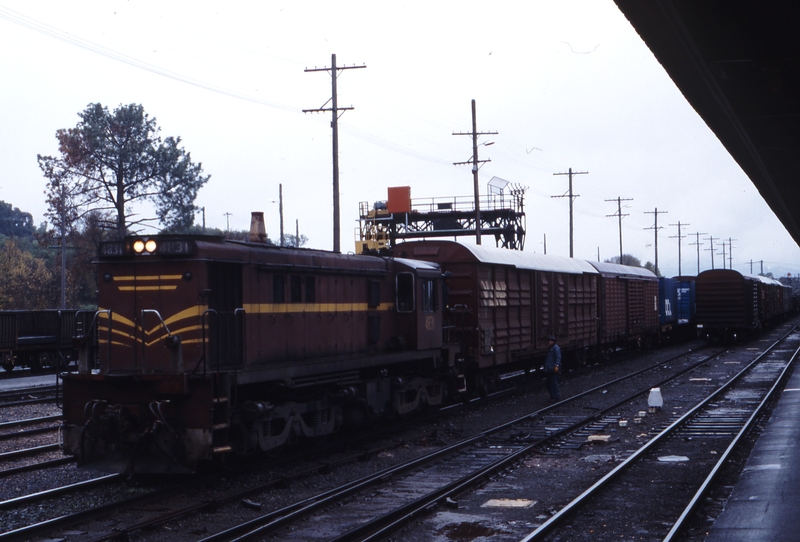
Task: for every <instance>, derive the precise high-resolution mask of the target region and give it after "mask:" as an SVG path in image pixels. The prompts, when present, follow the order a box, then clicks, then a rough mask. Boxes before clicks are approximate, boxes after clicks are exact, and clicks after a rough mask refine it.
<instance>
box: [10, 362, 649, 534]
mask: <svg viewBox="0 0 800 542" xmlns="http://www.w3.org/2000/svg"><path fill="white" fill-rule="evenodd" d="M658 365H659V364H656V365H655V366H654V367H657V366H658ZM537 380H538V379H535V381H537ZM535 381H534V386H538V384H536V383H535ZM508 393H509V391H508V390H505V391H503V392H501V393H499V394H497V395H498V396H506V395H507V394H508ZM478 404H480V402H479V403H478ZM458 409H459V407H456V411H458ZM448 410H450V411H451V412H452V410H453V409H452V408H451V409H448ZM419 421H420V419H419V418H415V420H409V421H408V423H409V424H410V425H415V424H416V423H417V422H419ZM397 445H398V444H397V443H395V444H394V445H393V446H397ZM378 453H380V452H379V451H368V452H361V453H357V454H355V455H352V454H351V455H352V457H349V458H347V459H345V460H342V462H344V463H346V462H347V461H350V462H354V461H358V460H360V459H361V457H364V456H375V454H378ZM290 459H291V458H290ZM334 467H335V465H334V464H333V463H331V462H330V461H327V460H326V461H318V462H317V463H316V464H315V465H312V466H310V467H308V469H306V471H305V472H304V471H301V472H299V473H297V474H295V475H294V478H298V477H300V478H302V477H308V476H310V475H311V473H316V472H323V471H330V470H331V469H333V468H334ZM287 480H289V477H288V476H279V477H277V478H276V479H275V480H272V481H269V482H267V483H266V484H264V488H259V487H257V486H256V487H248V488H245V489H240V490H237V491H234V492H232V493H230V494H228V495H222V496H216V497H212V498H208V497H205V498H204V499H203V502H193V503H189V504H187V505H186V506H183V507H182V508H181V507H178V509H177V510H176V508H175V506H172V500H170V505H169V506H166V505H165V508H169V512H165V514H164V515H163V517H160V518H159V517H155V518H152V519H148V520H146V521H145V522H134V523H133V524H131V525H130V526H129V527H123V526H121V525H117V526H116V527H115V531H114V532H115V533H117V534H118V533H119V532H120V531H128V530H130V531H136V530H137V529H142V528H144V527H145V526H149V525H154V524H155V525H158V524H160V523H164V522H165V521H168V520H170V519H172V518H175V517H180V516H182V515H186V514H189V513H191V512H194V511H197V510H198V509H205V508H208V507H209V506H212V507H215V506H221V505H222V503H224V502H231V501H236V500H238V499H240V498H244V497H243V496H244V495H246V494H251V493H258V491H259V490H260V491H267V489H266V488H273V487H274V486H275V485H285V484H286V483H287ZM185 492H186V493H191V491H189V490H185ZM170 495H172V494H170ZM159 498H164V497H159V495H158V494H157V493H153V494H151V495H150V497H149V498H148V500H147V502H150V503H153V502H157V500H158V499H159ZM212 501H213V503H214V504H211V505H210V504H209V503H211V502H212ZM136 502H137V501H135V500H133V501H131V502H130V504H125V502H124V499H120V500H119V502H117V503H115V504H109V505H108V506H105V505H104V506H98V507H95V508H94V510H92V511H87V510H81V511H76V512H74V513H73V514H71V515H69V514H68V515H65V516H64V517H62V518H60V519H59V521H58V522H54V521H53V520H44V521H41V522H40V523H35V524H32V525H28V526H27V527H24V528H20V529H15V530H14V531H13V532H9V533H8V534H2V535H0V540H23V539H25V537H29V536H32V534H47V533H52V532H54V530H55V532H56V533H57V532H58V528H60V526H64V525H71V524H75V523H76V522H77V523H79V524H80V523H85V522H86V521H89V520H90V519H94V518H97V517H101V516H102V515H103V514H109V513H111V512H112V511H113V512H117V511H119V510H124V509H125V508H126V506H133V507H135V506H137V504H136ZM52 506H53V508H59V505H56V504H55V503H53V505H52ZM70 516H71V517H70ZM117 517H119V516H117ZM112 538H113V536H112ZM105 539H108V538H104V537H103V536H102V535H100V536H99V538H97V540H105Z"/></svg>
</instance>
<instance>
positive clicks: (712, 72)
mask: <svg viewBox="0 0 800 542" xmlns="http://www.w3.org/2000/svg"><path fill="white" fill-rule="evenodd" d="M615 2H616V4H617V6H618V7H619V9H620V10H621V11H622V13H623V14H624V15H625V17H627V18H628V20H629V21H630V22H631V24H632V25H633V27H634V29H635V30H636V31H637V32H638V33H639V35H640V36H641V37H642V39H643V40H644V41H645V43H646V44H647V46H648V47H649V48H650V50H651V51H652V52H653V54H654V55H655V57H656V58H657V59H658V61H659V62H660V63H661V65H662V66H663V67H664V69H665V70H666V71H667V73H668V74H669V76H670V77H671V78H672V80H673V81H674V82H675V84H676V85H677V87H678V89H679V90H680V91H681V92H682V93H683V95H684V96H685V97H686V99H687V100H688V102H689V103H690V104H691V105H692V107H694V109H695V110H696V111H697V112H698V114H699V115H700V116H701V117H702V118H703V120H704V121H705V122H706V124H707V125H708V126H709V128H711V130H712V131H713V132H714V133H715V134H716V136H717V137H718V138H719V140H720V141H721V142H722V144H723V145H724V146H725V148H726V149H727V150H728V152H729V153H730V154H731V156H733V158H734V159H735V160H736V161H737V162H738V164H739V166H740V167H741V168H742V169H743V170H744V172H745V173H746V174H747V175H748V176H749V177H750V180H752V181H753V184H755V186H756V188H757V189H758V191H759V192H760V193H761V195H762V196H763V198H764V200H765V201H766V202H767V204H768V205H769V206H770V208H771V209H772V210H773V211H774V212H775V214H776V215H777V217H778V219H779V220H780V221H781V222H783V224H784V226H786V229H787V230H788V232H789V234H790V235H791V236H792V237H793V238H794V240H795V241H796V242H797V243H798V244H800V2H797V1H794V0H748V1H744V0H615Z"/></svg>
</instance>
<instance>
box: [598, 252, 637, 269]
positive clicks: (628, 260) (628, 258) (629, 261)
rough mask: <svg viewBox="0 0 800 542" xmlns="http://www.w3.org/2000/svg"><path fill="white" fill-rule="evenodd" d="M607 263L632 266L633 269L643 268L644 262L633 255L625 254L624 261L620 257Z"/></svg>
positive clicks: (615, 257) (608, 260) (610, 259)
mask: <svg viewBox="0 0 800 542" xmlns="http://www.w3.org/2000/svg"><path fill="white" fill-rule="evenodd" d="M606 263H618V264H622V265H630V266H631V267H642V261H641V260H640V259H639V258H637V257H636V256H633V255H631V254H623V255H622V260H620V257H619V256H614V257H613V258H609V259H607V260H606Z"/></svg>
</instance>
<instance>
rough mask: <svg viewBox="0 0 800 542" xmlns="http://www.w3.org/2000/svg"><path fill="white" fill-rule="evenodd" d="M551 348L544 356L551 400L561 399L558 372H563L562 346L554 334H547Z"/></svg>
mask: <svg viewBox="0 0 800 542" xmlns="http://www.w3.org/2000/svg"><path fill="white" fill-rule="evenodd" d="M547 342H548V344H549V346H550V349H549V350H548V351H547V357H545V358H544V373H545V375H547V391H548V392H549V393H550V400H551V401H560V400H561V393H560V392H559V390H558V373H559V372H561V348H559V346H558V345H557V344H556V338H555V337H554V336H553V335H548V336H547Z"/></svg>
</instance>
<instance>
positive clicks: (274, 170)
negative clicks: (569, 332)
mask: <svg viewBox="0 0 800 542" xmlns="http://www.w3.org/2000/svg"><path fill="white" fill-rule="evenodd" d="M0 47H1V48H2V52H0V73H1V74H2V76H0V96H2V99H0V163H2V166H3V167H2V169H0V199H1V200H4V201H6V202H8V203H11V204H12V205H14V206H17V207H19V208H20V209H22V210H24V211H27V212H30V213H32V214H33V215H34V220H35V222H36V223H37V224H38V223H40V222H42V221H44V220H45V219H44V212H45V210H46V204H45V201H44V195H43V191H44V188H45V181H44V178H43V177H42V175H41V172H40V170H39V169H38V167H37V163H36V155H37V154H45V155H46V154H50V155H55V154H57V145H56V139H55V132H56V130H58V129H59V128H70V127H74V126H75V125H76V124H77V122H78V116H77V113H78V112H80V111H82V110H83V109H85V107H86V106H87V105H88V104H89V103H95V102H100V103H102V104H104V105H106V106H108V107H109V109H113V108H114V107H117V106H118V105H120V104H129V103H140V104H142V105H143V106H144V108H145V111H146V112H147V113H148V114H149V115H150V116H151V117H155V118H156V120H157V123H158V125H159V126H160V127H161V129H162V132H161V135H162V136H180V137H181V138H182V140H183V146H184V147H185V148H186V150H187V151H189V152H190V153H191V155H192V158H193V160H194V161H197V162H201V163H202V164H203V168H204V171H205V173H208V174H210V175H211V180H210V181H209V182H208V184H207V185H206V186H205V187H204V188H203V189H202V190H201V192H200V195H199V197H198V200H197V204H198V205H200V206H204V207H205V209H206V223H207V225H209V226H213V227H218V228H222V229H224V228H225V227H226V220H228V219H229V220H230V227H231V228H235V229H247V228H248V227H249V220H250V212H251V211H264V212H265V214H266V217H267V218H266V221H267V232H268V234H269V235H270V236H271V237H272V238H273V239H274V238H277V237H278V227H279V222H278V205H277V203H276V201H277V199H278V185H279V184H280V183H283V191H284V210H285V217H286V228H287V230H288V231H289V232H292V233H293V232H294V225H295V220H299V224H300V232H301V233H302V234H304V235H306V236H307V237H308V238H309V246H311V247H314V248H321V249H330V248H332V237H331V231H332V219H331V214H332V197H331V191H332V189H331V129H330V116H329V114H325V115H311V114H304V113H302V111H301V110H302V109H313V108H320V107H323V106H324V104H325V102H326V101H327V100H328V99H329V98H330V93H331V80H330V76H329V75H328V73H327V72H314V73H305V72H304V69H305V68H313V67H315V66H316V67H323V66H330V61H331V54H332V53H335V54H336V55H337V63H338V64H339V65H340V66H341V65H362V64H365V65H366V66H367V68H366V69H358V70H345V71H344V72H341V74H340V76H339V79H338V88H339V106H340V107H350V106H352V107H353V108H354V109H353V110H352V111H346V112H344V113H343V115H342V117H341V119H340V135H339V147H340V176H341V218H342V235H341V246H342V250H343V251H350V250H353V248H352V247H353V246H354V245H353V241H354V231H355V229H356V227H357V219H358V204H359V202H362V201H365V202H370V203H372V202H374V201H377V200H384V199H386V194H387V187H390V186H410V187H411V195H412V198H423V197H425V198H427V197H439V196H470V195H471V194H472V174H471V172H470V168H469V167H467V166H454V165H453V162H460V161H466V160H469V159H470V158H471V156H472V148H471V142H470V138H468V137H457V136H453V135H452V134H453V132H459V131H464V132H468V131H470V130H471V109H470V102H471V100H472V99H475V100H476V103H477V118H478V131H497V132H498V134H497V135H493V136H491V137H488V136H487V137H484V138H483V141H488V140H490V139H491V140H492V141H494V142H495V144H494V145H493V146H491V147H482V148H481V149H480V158H481V159H491V162H489V163H486V164H485V165H484V166H483V167H482V168H481V170H480V182H481V192H482V193H485V192H486V183H487V182H488V181H489V179H491V178H492V177H493V176H497V177H501V178H503V179H505V180H508V181H510V182H513V183H518V184H521V185H525V186H528V187H529V190H528V193H527V197H526V211H527V214H528V220H527V225H528V235H527V241H526V245H525V250H526V251H535V252H543V249H544V247H543V239H544V236H545V235H546V238H547V252H548V253H549V254H558V255H563V256H567V255H569V211H568V201H567V198H559V199H554V198H552V197H551V196H555V195H562V194H564V193H565V192H566V191H567V188H568V183H567V177H566V176H554V175H553V174H554V173H558V172H565V171H567V170H568V168H573V170H576V171H588V175H580V176H577V177H575V179H574V192H575V194H579V195H580V196H579V197H578V198H577V199H576V200H575V234H574V235H575V256H576V257H579V258H584V259H592V260H594V259H596V258H597V254H598V251H599V254H600V257H601V259H606V258H609V257H612V256H615V255H617V254H618V252H619V230H618V221H617V218H609V217H608V216H607V215H613V214H614V213H616V211H617V207H616V203H611V202H607V201H605V200H609V199H615V198H617V197H621V198H625V199H627V198H630V201H627V202H624V203H626V206H625V207H624V208H623V213H625V214H627V215H628V216H626V217H625V218H624V220H623V248H624V252H626V253H630V254H633V255H634V256H636V257H637V258H639V259H641V260H642V262H643V263H644V262H645V261H653V260H654V246H653V245H654V230H653V229H647V228H652V227H653V226H654V220H653V217H654V215H653V212H654V210H655V209H656V208H658V211H659V212H661V211H667V214H659V215H658V225H659V227H660V228H663V229H660V230H659V238H658V247H659V264H660V267H661V270H662V272H663V274H665V275H675V274H677V273H678V240H677V238H675V237H676V236H677V234H678V229H677V227H676V226H670V224H677V223H678V222H680V223H681V224H688V226H686V227H684V228H683V229H682V231H681V233H682V234H683V235H686V236H687V237H686V238H684V239H683V241H682V254H683V257H682V271H683V273H684V274H688V273H695V272H696V270H697V252H696V249H697V247H696V246H693V245H690V243H693V242H695V237H694V236H691V235H690V234H694V233H695V232H702V233H705V235H702V236H700V242H701V243H703V245H702V246H700V268H701V270H702V269H706V268H709V267H711V252H710V251H709V250H707V249H709V247H710V245H709V241H708V239H707V238H708V237H709V235H711V236H713V237H715V238H720V241H721V240H722V239H724V240H726V241H727V239H728V238H732V239H733V267H734V268H736V269H739V270H741V271H745V272H749V271H750V261H751V260H753V261H760V260H763V261H764V270H765V271H771V272H773V273H774V274H775V276H780V275H785V274H786V273H787V272H791V273H792V274H793V275H794V274H796V273H797V272H800V249H798V247H797V245H796V244H795V243H794V241H793V240H792V239H791V237H790V236H789V235H788V233H787V232H786V230H785V229H784V228H783V226H782V225H781V224H780V222H778V220H777V219H776V218H775V216H774V215H773V213H772V212H771V211H770V210H769V208H768V207H767V205H766V204H765V203H764V202H763V200H762V199H761V197H760V196H759V195H758V192H757V190H756V189H755V187H754V186H753V185H752V183H750V181H749V180H748V179H747V177H746V176H745V175H744V174H743V172H742V171H741V169H740V168H739V167H738V165H737V164H736V163H735V162H734V161H733V159H732V158H730V156H729V155H728V153H727V152H726V151H725V149H724V148H723V147H722V145H721V144H720V143H719V141H718V140H717V138H716V137H715V136H714V135H713V134H712V133H711V131H710V130H709V129H708V128H707V127H706V125H705V124H704V123H703V121H702V120H701V119H700V118H699V116H698V115H697V114H696V113H695V112H694V110H693V109H692V108H691V107H690V106H689V105H688V104H687V103H686V101H685V100H684V98H683V96H682V95H681V94H680V92H679V91H678V90H677V89H676V88H675V86H674V84H673V83H672V82H671V81H670V79H669V77H668V76H667V75H666V73H665V72H664V70H663V69H662V68H661V66H660V65H659V64H658V62H657V61H656V60H655V58H654V57H653V55H652V54H651V53H650V51H649V50H648V49H647V47H646V46H645V45H644V43H643V42H642V41H641V39H640V38H639V37H638V35H637V34H636V32H635V31H634V30H633V29H632V27H631V26H630V24H629V23H628V22H627V20H626V19H625V18H624V17H623V16H622V14H621V13H620V12H619V11H618V10H617V8H616V6H615V5H614V3H613V2H612V1H611V0H586V1H577V0H575V1H571V0H548V1H544V0H538V1H530V2H519V1H508V2H503V1H499V2H492V3H487V2H471V1H442V2H430V1H428V2H393V3H391V4H390V3H388V2H366V1H365V2H351V1H346V0H345V1H342V2H336V3H333V2H324V1H319V2H302V1H295V2H280V3H279V2H272V1H265V2H236V1H233V2H226V3H224V4H223V3H220V2H204V1H193V2H180V1H174V2H156V1H143V0H138V1H122V0H102V1H100V0H97V1H73V2H59V1H39V2H24V1H21V0H0ZM226 213H230V215H227V216H226ZM200 220H201V219H200V217H199V215H198V222H200ZM488 241H489V242H492V241H491V239H489V240H488ZM720 241H715V243H719V242H720ZM484 243H486V241H484ZM715 248H717V247H715ZM721 251H722V250H721V246H720V247H719V250H718V251H715V252H719V253H720V254H718V255H717V256H716V257H715V266H716V267H721V259H722V256H721ZM759 269H760V268H759V265H758V264H755V265H754V268H753V271H755V272H758V271H759Z"/></svg>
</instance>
